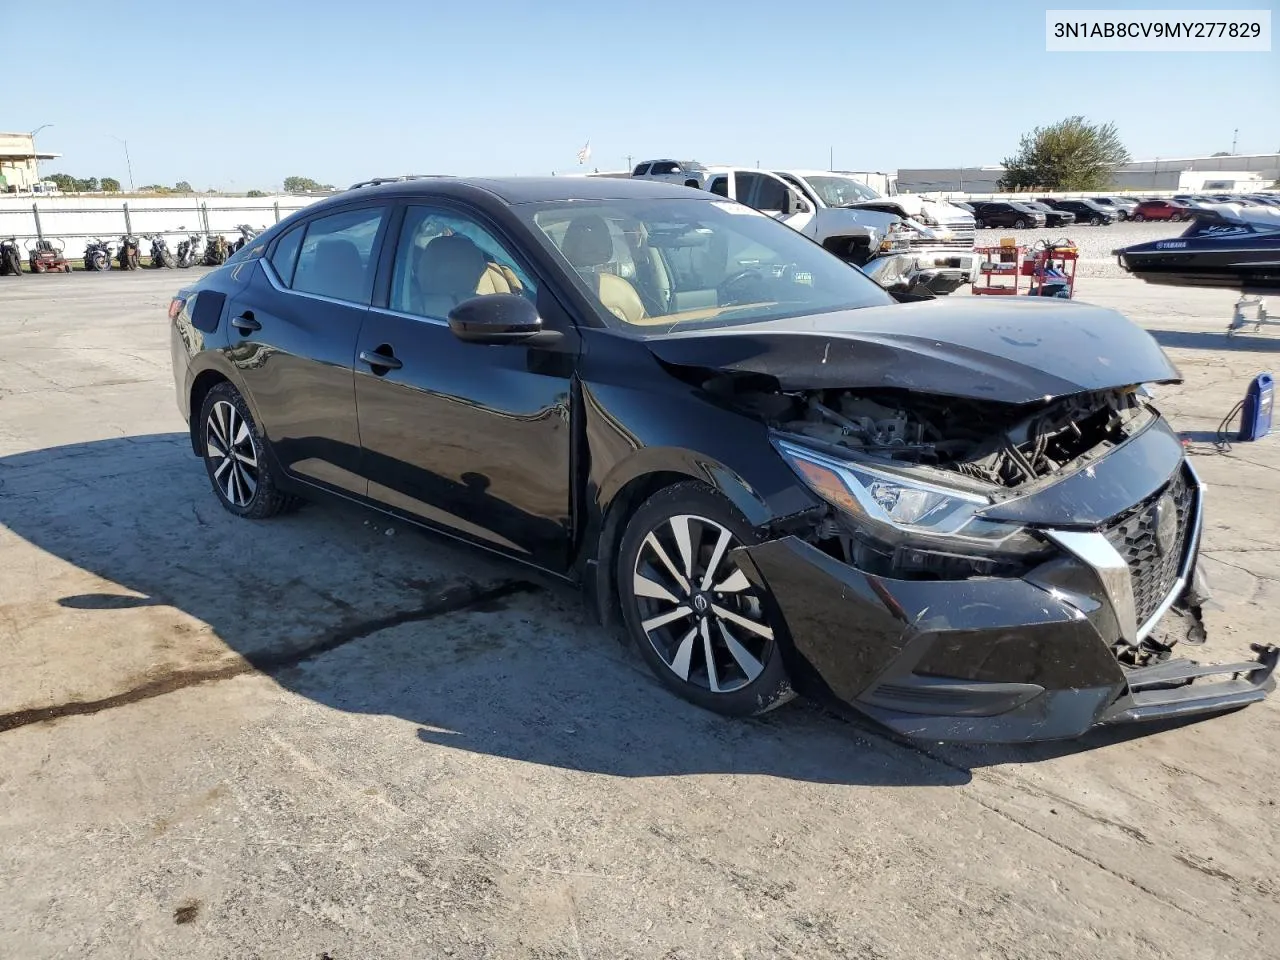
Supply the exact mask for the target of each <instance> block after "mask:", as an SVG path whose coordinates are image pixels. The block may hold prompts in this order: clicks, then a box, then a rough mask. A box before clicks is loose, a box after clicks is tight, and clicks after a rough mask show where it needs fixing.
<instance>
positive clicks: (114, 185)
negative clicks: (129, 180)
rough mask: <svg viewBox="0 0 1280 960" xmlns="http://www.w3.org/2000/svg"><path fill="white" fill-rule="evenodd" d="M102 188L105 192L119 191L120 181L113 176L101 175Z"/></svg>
mask: <svg viewBox="0 0 1280 960" xmlns="http://www.w3.org/2000/svg"><path fill="white" fill-rule="evenodd" d="M102 189H103V190H105V191H106V192H107V193H119V192H120V181H119V180H117V179H116V178H115V177H103V178H102Z"/></svg>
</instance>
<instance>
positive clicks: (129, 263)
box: [116, 236, 142, 270]
mask: <svg viewBox="0 0 1280 960" xmlns="http://www.w3.org/2000/svg"><path fill="white" fill-rule="evenodd" d="M141 249H142V244H141V243H139V241H138V238H137V237H129V236H124V237H121V238H120V250H119V252H118V253H117V254H116V262H117V263H118V264H119V265H120V269H121V270H137V269H138V263H139V259H140V256H139V254H140V252H141Z"/></svg>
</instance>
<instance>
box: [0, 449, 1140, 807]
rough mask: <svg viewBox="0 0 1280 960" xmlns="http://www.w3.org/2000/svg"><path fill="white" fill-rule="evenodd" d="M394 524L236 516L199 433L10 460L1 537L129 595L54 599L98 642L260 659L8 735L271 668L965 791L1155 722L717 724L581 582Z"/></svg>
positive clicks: (546, 724)
mask: <svg viewBox="0 0 1280 960" xmlns="http://www.w3.org/2000/svg"><path fill="white" fill-rule="evenodd" d="M386 523H387V521H386V520H385V518H383V517H382V515H381V514H377V513H376V512H374V511H369V510H365V509H363V508H355V507H350V506H345V507H344V506H341V505H329V504H324V503H320V504H315V505H313V506H310V507H308V508H306V509H304V510H303V511H302V512H301V513H299V514H296V515H293V516H289V517H284V518H279V519H277V520H274V521H269V522H259V523H253V522H246V521H243V520H238V519H236V518H234V517H231V516H230V515H229V514H227V513H226V512H225V511H223V510H221V508H220V507H218V505H217V504H216V502H215V500H214V497H213V494H212V493H211V491H210V490H209V486H208V481H207V479H206V477H205V474H204V471H203V468H202V466H201V464H200V463H199V461H197V460H196V459H195V458H194V457H192V456H191V451H190V446H189V444H188V441H187V437H186V435H185V434H163V435H156V436H149V437H129V438H120V439H111V440H103V441H99V442H93V443H83V444H76V445H71V446H65V447H58V448H52V449H47V450H41V451H35V452H32V453H23V454H16V455H12V456H8V457H0V526H2V527H4V528H7V529H8V530H9V531H11V532H12V533H13V534H16V535H17V536H18V537H21V538H22V539H24V540H26V541H28V542H29V543H30V544H32V545H34V546H35V547H37V548H39V549H40V550H43V551H46V552H48V553H49V554H52V555H54V556H56V557H60V558H62V559H63V560H65V561H67V562H68V563H71V564H73V565H74V566H76V567H78V568H80V569H82V570H84V571H88V572H89V573H91V574H93V575H95V576H97V577H101V578H102V579H103V580H105V581H108V583H107V584H103V585H102V586H101V588H100V589H98V590H92V591H78V592H70V593H67V594H66V595H64V596H61V597H56V596H51V597H49V598H48V601H47V602H49V603H53V602H56V603H57V604H59V605H61V607H62V608H64V609H67V610H68V611H81V612H83V611H90V612H92V613H93V614H94V615H95V616H98V615H100V616H101V618H102V619H101V620H100V621H99V622H95V623H94V630H95V633H96V632H97V631H98V630H100V631H101V635H102V638H103V642H104V643H113V644H115V643H120V644H126V643H129V642H132V635H131V629H132V626H133V624H134V621H131V620H129V619H127V618H130V617H141V616H148V617H151V616H164V615H166V611H165V610H164V609H163V608H165V607H171V608H174V609H175V610H177V611H181V612H182V613H183V614H187V615H189V616H190V617H193V618H195V619H197V620H199V621H202V622H203V623H204V624H207V625H208V627H209V628H211V629H212V631H213V632H214V633H215V634H216V641H218V642H220V643H222V644H225V645H226V647H227V648H228V649H229V650H230V651H234V652H235V653H236V654H239V655H240V657H241V658H243V659H242V660H237V659H234V658H226V659H229V660H230V661H231V662H232V666H231V667H230V668H228V667H226V666H225V665H222V664H220V665H218V666H216V667H215V668H212V670H206V671H205V672H203V673H202V672H201V671H200V670H198V669H197V670H192V669H189V668H188V666H184V665H183V664H181V663H175V664H173V665H172V667H171V669H170V673H169V674H168V675H167V676H160V677H155V676H152V677H151V678H150V679H149V680H148V684H150V686H146V687H145V688H138V689H135V690H130V689H129V687H128V682H127V681H126V680H123V679H122V684H123V686H122V687H121V688H120V689H115V690H112V691H111V692H110V693H111V695H110V696H107V697H105V698H104V699H103V700H101V701H95V702H89V703H86V702H85V701H74V702H72V703H70V704H63V705H57V704H55V705H53V706H52V707H47V706H43V705H42V709H41V710H38V711H37V710H30V709H27V710H22V711H17V712H15V713H10V714H7V715H6V716H7V717H8V719H9V722H8V724H7V725H6V724H5V722H4V721H5V719H6V716H0V730H3V729H7V728H11V727H12V726H15V725H18V721H16V720H14V718H15V717H18V719H19V720H20V721H21V722H22V723H26V722H38V721H40V720H44V719H51V718H55V717H57V716H63V715H75V714H84V713H94V712H98V711H99V710H103V709H111V708H115V707H119V706H123V705H125V704H127V703H129V702H132V701H133V700H136V699H141V698H144V697H148V696H160V695H173V694H174V692H175V691H176V690H178V689H180V688H181V687H182V686H185V685H188V683H198V682H209V681H210V680H221V679H228V678H230V677H233V676H238V675H241V674H243V673H247V672H251V671H253V670H259V671H261V672H263V673H266V674H268V675H270V676H271V677H272V678H273V679H274V680H275V681H276V682H277V683H279V684H280V685H281V686H282V687H283V688H285V689H287V690H290V691H293V692H294V693H297V694H299V695H301V696H305V697H307V698H309V699H311V700H314V701H316V702H318V703H321V704H324V705H326V706H329V707H332V708H335V709H338V710H342V711H347V712H351V713H359V714H373V715H380V716H396V717H400V718H403V719H405V720H407V721H408V722H410V723H412V724H413V725H415V730H416V735H417V738H418V739H419V740H420V741H422V742H425V743H431V744H437V745H440V746H446V747H449V748H451V749H457V750H466V751H472V752H475V753H479V754H486V755H490V756H495V757H504V758H510V759H515V760H521V761H525V762H530V763H538V764H544V765H549V766H555V767H560V768H564V769H567V770H579V771H590V772H596V773H603V774H608V775H616V776H627V777H637V776H676V775H685V774H707V773H733V774H762V775H769V776H775V777H781V778H792V779H800V780H809V781H817V782H824V783H839V784H857V785H876V786H895V785H958V784H963V783H967V782H968V781H969V780H970V779H971V771H972V770H973V769H975V768H977V767H982V766H987V765H991V764H1007V763H1022V762H1037V761H1041V760H1046V759H1049V758H1052V757H1056V756H1062V755H1064V754H1071V753H1076V752H1079V751H1081V750H1093V749H1098V748H1103V747H1106V746H1109V745H1112V744H1116V743H1118V742H1121V741H1124V740H1128V739H1132V738H1134V737H1138V736H1144V735H1146V734H1147V733H1149V732H1152V731H1153V729H1155V728H1152V727H1140V728H1134V727H1130V728H1116V729H1110V730H1101V731H1095V732H1093V733H1090V734H1089V735H1087V736H1086V737H1084V738H1082V739H1080V740H1076V741H1069V742H1061V743H1052V744H1039V745H1027V746H1014V747H1008V746H1000V747H984V746H955V745H948V746H943V745H939V744H936V743H933V744H922V743H915V742H908V741H904V740H900V739H897V738H894V737H892V736H890V735H888V734H886V733H885V732H883V731H882V730H880V729H879V728H877V727H874V726H873V725H871V724H869V723H865V722H862V721H858V720H856V719H852V720H851V719H849V718H847V717H837V716H834V715H832V714H831V713H829V712H827V711H825V710H823V709H822V708H820V707H818V706H816V705H814V704H811V703H809V702H807V701H799V702H797V703H792V704H789V705H787V706H784V707H783V708H781V709H779V710H776V711H774V712H772V713H770V714H768V715H766V716H764V717H761V718H756V719H751V720H731V719H726V718H722V717H718V716H716V715H713V714H710V713H707V712H705V711H702V710H699V709H697V708H695V707H692V706H690V705H688V704H686V703H684V702H683V701H680V700H678V699H677V698H675V697H674V696H673V695H672V694H670V693H669V692H668V691H667V690H666V689H665V688H663V687H662V685H661V684H660V683H659V682H658V681H657V680H655V679H654V678H653V676H652V675H651V674H650V673H649V672H648V671H647V669H646V668H645V667H644V665H643V663H642V662H641V660H640V658H639V657H638V656H636V655H635V654H634V653H633V652H632V651H629V650H627V649H625V648H624V647H623V646H622V645H621V644H619V643H618V642H616V640H615V639H613V638H612V637H610V636H609V635H608V634H607V633H606V632H605V631H604V630H602V629H601V628H600V627H599V626H598V625H595V624H594V623H593V622H592V621H591V620H590V619H589V618H588V616H587V613H586V610H585V608H584V605H583V604H582V602H581V600H580V598H579V596H578V595H577V593H576V591H575V590H574V589H573V588H571V587H568V586H566V585H563V584H557V583H548V582H547V581H546V580H545V579H539V578H537V577H536V576H533V575H531V574H530V573H529V572H528V571H526V570H524V569H522V568H521V567H520V566H519V565H516V564H514V563H508V562H506V561H499V560H493V559H490V558H488V557H486V556H484V555H481V554H479V553H478V552H476V551H473V550H471V549H469V548H465V547H461V546H458V545H456V544H453V543H452V542H450V541H447V540H445V539H443V538H438V537H434V536H431V535H423V536H420V537H419V536H406V535H404V534H403V533H401V535H399V536H396V537H394V538H388V537H386V536H385V535H384V534H385V526H386ZM397 529H399V530H401V531H404V530H405V525H404V524H403V523H400V524H398V525H397ZM459 571H463V572H461V573H460V572H459ZM36 602H37V603H41V602H44V601H36ZM144 608H145V609H144ZM68 615H71V614H70V613H69V614H68ZM176 620H177V618H176V617H175V623H176ZM181 652H182V651H181V650H178V651H177V655H178V656H179V657H180V656H181ZM48 655H49V656H51V657H56V656H58V651H57V650H56V649H50V650H49V651H48ZM237 664H238V667H237ZM81 666H83V665H81ZM28 706H29V705H28ZM3 709H4V710H12V709H13V705H5V706H4V708H3ZM175 709H176V707H175ZM19 714H21V716H20V717H19Z"/></svg>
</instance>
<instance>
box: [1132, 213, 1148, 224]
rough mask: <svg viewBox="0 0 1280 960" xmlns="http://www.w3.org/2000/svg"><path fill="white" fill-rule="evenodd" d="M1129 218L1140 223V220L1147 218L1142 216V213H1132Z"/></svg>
mask: <svg viewBox="0 0 1280 960" xmlns="http://www.w3.org/2000/svg"><path fill="white" fill-rule="evenodd" d="M1129 219H1130V220H1132V221H1133V222H1134V223H1142V221H1143V220H1145V219H1147V218H1146V217H1144V216H1143V215H1142V214H1140V213H1135V214H1134V215H1133V216H1132V217H1130V218H1129Z"/></svg>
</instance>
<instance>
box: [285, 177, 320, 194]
mask: <svg viewBox="0 0 1280 960" xmlns="http://www.w3.org/2000/svg"><path fill="white" fill-rule="evenodd" d="M323 189H324V188H323V187H321V186H320V184H319V183H318V182H317V181H315V180H312V179H311V178H310V177H285V178H284V190H285V193H306V192H307V191H308V190H323Z"/></svg>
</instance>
